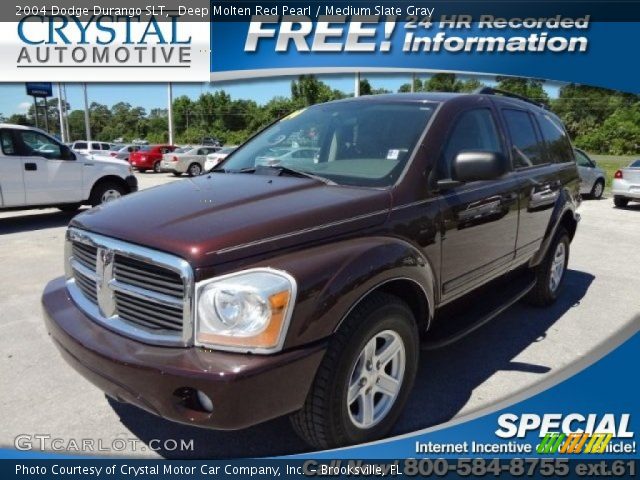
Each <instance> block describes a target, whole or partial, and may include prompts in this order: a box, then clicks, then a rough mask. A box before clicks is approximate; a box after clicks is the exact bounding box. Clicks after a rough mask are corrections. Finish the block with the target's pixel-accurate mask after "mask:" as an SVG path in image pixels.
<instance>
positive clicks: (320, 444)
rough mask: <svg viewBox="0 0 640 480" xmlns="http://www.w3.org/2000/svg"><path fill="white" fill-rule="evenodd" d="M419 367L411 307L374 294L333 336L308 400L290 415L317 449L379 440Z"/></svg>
mask: <svg viewBox="0 0 640 480" xmlns="http://www.w3.org/2000/svg"><path fill="white" fill-rule="evenodd" d="M417 365H418V332H417V328H416V322H415V319H414V316H413V314H412V312H411V310H410V309H409V308H408V307H407V305H406V304H405V303H404V302H402V301H401V300H400V299H398V298H397V297H395V296H392V295H387V294H382V293H374V294H372V295H370V296H369V297H368V298H367V299H365V300H364V301H363V302H362V303H361V304H360V305H358V307H356V309H355V310H354V311H353V312H352V313H351V314H350V315H349V317H347V319H346V320H345V322H344V324H343V325H342V326H341V327H340V329H339V330H338V332H337V333H336V334H335V335H334V337H333V339H332V340H331V342H330V344H329V347H328V349H327V352H326V354H325V356H324V359H323V360H322V363H321V365H320V368H319V369H318V372H317V373H316V377H315V379H314V381H313V385H312V387H311V390H310V391H309V394H308V396H307V399H306V401H305V404H304V406H303V408H302V410H300V411H299V412H296V413H295V414H293V415H292V416H291V421H292V424H293V427H294V429H295V431H296V433H297V434H298V435H299V436H300V437H302V438H303V439H304V440H305V441H306V442H307V443H309V444H310V445H312V446H314V447H316V448H332V447H339V446H342V445H351V444H355V443H362V442H366V441H371V440H375V439H377V438H380V437H382V436H384V435H386V434H387V433H388V432H389V430H391V428H392V427H393V425H394V424H395V422H396V420H397V418H398V416H399V415H400V413H401V412H402V408H403V407H404V404H405V402H406V400H407V397H408V396H409V393H410V392H411V388H412V387H413V382H414V379H415V375H416V370H417Z"/></svg>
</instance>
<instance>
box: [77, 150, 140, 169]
mask: <svg viewBox="0 0 640 480" xmlns="http://www.w3.org/2000/svg"><path fill="white" fill-rule="evenodd" d="M81 155H82V159H83V160H85V161H87V162H96V163H104V164H109V165H118V166H120V167H122V166H127V167H128V166H129V162H127V161H126V160H123V159H122V158H117V157H112V156H110V155H103V154H99V153H94V154H93V155H86V154H81Z"/></svg>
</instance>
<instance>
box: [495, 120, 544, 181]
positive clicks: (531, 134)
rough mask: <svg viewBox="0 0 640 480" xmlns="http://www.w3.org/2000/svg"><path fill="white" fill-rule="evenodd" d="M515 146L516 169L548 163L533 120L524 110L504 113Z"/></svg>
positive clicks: (514, 161) (514, 160)
mask: <svg viewBox="0 0 640 480" xmlns="http://www.w3.org/2000/svg"><path fill="white" fill-rule="evenodd" d="M502 113H503V115H504V119H505V122H506V123H507V128H508V129H509V134H510V135H511V143H512V144H513V149H514V152H513V163H514V165H513V166H514V168H523V167H533V166H535V165H542V164H544V163H546V162H547V160H546V158H545V155H544V146H543V145H542V142H541V141H540V139H539V138H538V134H537V133H536V129H535V125H534V123H533V118H531V115H530V114H529V113H528V112H525V111H524V110H512V109H505V110H503V111H502Z"/></svg>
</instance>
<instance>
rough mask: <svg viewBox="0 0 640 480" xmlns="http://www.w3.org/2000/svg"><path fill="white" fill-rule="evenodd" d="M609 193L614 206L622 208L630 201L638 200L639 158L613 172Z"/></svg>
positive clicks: (639, 195)
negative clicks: (611, 194)
mask: <svg viewBox="0 0 640 480" xmlns="http://www.w3.org/2000/svg"><path fill="white" fill-rule="evenodd" d="M611 193H613V203H615V205H616V207H620V208H624V207H626V206H627V204H628V203H629V202H630V201H636V202H640V160H634V161H633V162H631V164H630V165H629V166H628V167H626V168H621V169H620V170H618V171H617V172H616V173H615V175H614V176H613V184H612V185H611Z"/></svg>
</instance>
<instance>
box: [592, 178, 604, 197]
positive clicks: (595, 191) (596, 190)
mask: <svg viewBox="0 0 640 480" xmlns="http://www.w3.org/2000/svg"><path fill="white" fill-rule="evenodd" d="M603 193H604V180H602V179H599V180H596V183H594V184H593V188H592V189H591V198H593V199H594V200H600V199H601V198H602V194H603Z"/></svg>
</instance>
